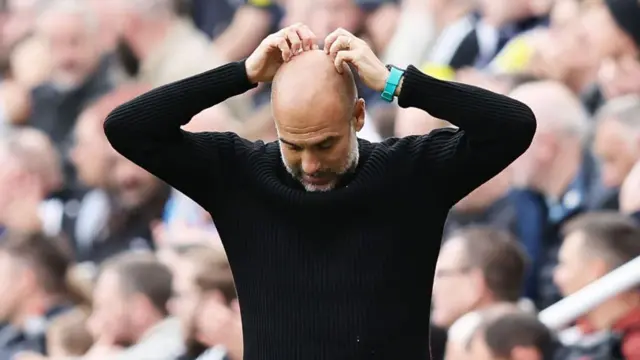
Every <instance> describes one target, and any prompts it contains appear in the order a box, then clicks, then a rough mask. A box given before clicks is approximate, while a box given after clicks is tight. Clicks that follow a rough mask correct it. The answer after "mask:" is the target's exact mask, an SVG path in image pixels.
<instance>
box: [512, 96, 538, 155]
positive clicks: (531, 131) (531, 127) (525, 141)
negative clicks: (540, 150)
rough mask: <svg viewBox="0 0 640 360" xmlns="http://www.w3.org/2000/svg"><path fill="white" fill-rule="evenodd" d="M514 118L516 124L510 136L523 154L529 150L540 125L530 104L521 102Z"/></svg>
mask: <svg viewBox="0 0 640 360" xmlns="http://www.w3.org/2000/svg"><path fill="white" fill-rule="evenodd" d="M513 120H515V121H513V124H514V125H515V126H514V127H513V132H512V133H510V134H508V136H509V137H510V138H511V139H512V140H513V144H514V146H517V147H518V149H517V150H518V152H519V153H520V154H522V153H524V152H525V151H527V149H528V148H529V146H530V145H531V142H532V141H533V137H534V136H535V134H536V128H537V126H538V125H537V121H536V116H535V114H534V113H533V110H531V108H530V107H529V106H527V105H525V104H523V103H520V102H519V104H518V112H517V116H516V119H513ZM514 150H515V149H514Z"/></svg>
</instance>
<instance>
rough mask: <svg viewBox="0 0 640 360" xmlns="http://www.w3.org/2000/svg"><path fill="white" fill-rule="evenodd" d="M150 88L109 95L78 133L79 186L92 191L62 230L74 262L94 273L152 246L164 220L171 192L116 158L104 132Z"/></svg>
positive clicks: (90, 111) (64, 221)
mask: <svg viewBox="0 0 640 360" xmlns="http://www.w3.org/2000/svg"><path fill="white" fill-rule="evenodd" d="M149 89H150V87H148V86H145V85H141V84H129V85H126V86H122V87H120V88H118V89H116V90H114V91H112V92H110V93H109V94H107V95H105V96H103V97H101V98H100V99H99V100H98V101H97V102H96V103H94V104H93V105H91V106H90V107H88V108H87V109H85V111H83V113H82V114H81V116H80V118H79V119H78V123H77V125H76V128H75V140H76V141H75V144H74V147H73V148H72V151H71V159H72V161H73V163H74V165H75V166H76V169H77V171H78V178H79V180H80V183H81V184H82V185H83V186H84V187H86V188H89V189H91V190H90V191H88V192H86V193H85V194H83V195H82V197H81V199H80V200H79V204H78V205H77V206H78V207H77V209H76V210H75V211H67V212H65V213H64V217H63V218H62V231H63V232H64V233H65V234H66V235H67V237H68V238H69V240H70V243H71V246H72V247H73V249H74V250H75V251H74V252H75V260H76V261H78V262H85V264H86V265H89V266H88V267H87V269H89V270H92V269H93V268H94V266H93V265H97V264H99V263H100V262H102V261H103V260H104V259H106V258H108V257H110V256H113V255H115V254H118V253H120V252H123V251H126V250H129V249H151V248H152V247H153V244H152V242H151V229H150V227H149V222H150V221H153V220H158V219H160V218H161V217H162V213H163V210H164V206H165V203H166V202H167V198H168V197H169V189H168V187H166V186H165V185H164V184H163V183H162V182H161V181H160V180H158V179H157V178H156V177H154V176H152V175H151V174H149V173H148V172H146V171H144V170H142V169H140V168H139V167H138V166H136V165H135V164H132V163H131V162H130V161H128V160H127V159H125V158H123V157H122V156H120V155H119V154H117V153H116V152H115V151H114V150H113V148H111V146H110V145H109V143H108V142H107V139H106V137H105V136H104V131H103V130H102V125H103V123H104V118H105V117H106V116H107V115H108V114H109V112H110V111H111V110H113V109H114V108H115V107H116V106H117V105H119V104H121V103H123V102H125V101H128V100H131V99H133V98H134V97H136V96H138V95H141V94H143V93H144V92H145V91H148V90H149Z"/></svg>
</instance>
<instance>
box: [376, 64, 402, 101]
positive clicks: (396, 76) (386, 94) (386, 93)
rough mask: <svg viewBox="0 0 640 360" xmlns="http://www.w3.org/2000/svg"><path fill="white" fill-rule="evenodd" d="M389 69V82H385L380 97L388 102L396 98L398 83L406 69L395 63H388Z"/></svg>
mask: <svg viewBox="0 0 640 360" xmlns="http://www.w3.org/2000/svg"><path fill="white" fill-rule="evenodd" d="M387 70H389V77H388V78H387V83H386V84H385V86H384V90H383V91H382V94H380V97H381V98H382V100H384V101H386V102H392V101H393V99H394V98H395V93H396V89H397V88H398V84H400V80H401V79H402V77H403V76H404V69H400V68H399V67H397V66H393V65H387Z"/></svg>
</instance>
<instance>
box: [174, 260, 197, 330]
mask: <svg viewBox="0 0 640 360" xmlns="http://www.w3.org/2000/svg"><path fill="white" fill-rule="evenodd" d="M174 269H175V270H174V278H173V295H174V297H173V299H172V300H171V306H170V308H171V312H172V315H174V316H176V317H177V318H178V319H180V323H181V325H182V330H183V334H184V335H185V337H186V340H188V342H190V341H192V340H193V339H195V337H196V335H197V334H196V327H195V320H196V310H197V308H198V303H199V302H200V291H198V288H197V287H196V285H195V272H196V268H195V265H194V264H193V263H191V262H189V261H186V260H184V259H178V260H177V262H176V267H175V268H174Z"/></svg>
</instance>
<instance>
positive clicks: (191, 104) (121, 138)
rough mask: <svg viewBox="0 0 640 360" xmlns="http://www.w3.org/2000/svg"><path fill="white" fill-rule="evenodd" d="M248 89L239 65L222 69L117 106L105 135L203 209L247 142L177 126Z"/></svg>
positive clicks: (235, 63) (246, 80) (234, 64)
mask: <svg viewBox="0 0 640 360" xmlns="http://www.w3.org/2000/svg"><path fill="white" fill-rule="evenodd" d="M252 87H254V85H253V84H251V83H250V82H249V80H248V79H247V75H246V70H245V66H244V63H243V62H234V63H229V64H226V65H222V66H220V67H218V68H215V69H213V70H210V71H207V72H204V73H201V74H199V75H195V76H192V77H189V78H186V79H183V80H180V81H177V82H174V83H171V84H168V85H165V86H162V87H159V88H156V89H154V90H151V91H149V92H147V93H145V94H143V95H141V96H139V97H137V98H135V99H133V100H131V101H129V102H127V103H124V104H122V105H120V106H119V107H117V108H116V109H115V110H113V111H112V112H111V114H109V116H108V117H107V119H106V121H105V123H104V130H105V133H106V135H107V139H108V140H109V142H110V143H111V145H112V146H113V148H114V149H116V150H117V151H118V152H119V153H120V154H122V155H123V156H124V157H126V158H128V159H129V160H131V161H132V162H134V163H135V164H137V165H138V166H140V167H142V168H144V169H145V170H147V171H149V172H150V173H152V174H153V175H155V176H157V177H159V178H160V179H162V180H164V181H165V182H166V183H168V184H169V185H171V186H172V187H174V188H176V189H178V190H179V191H181V192H182V193H184V194H185V195H187V196H189V197H190V198H192V199H193V200H194V201H196V202H198V203H199V204H200V205H201V206H203V207H205V208H208V205H209V204H206V203H207V199H209V198H212V196H210V195H211V194H212V193H213V195H214V196H215V194H216V193H217V192H218V191H219V190H221V189H223V188H224V184H225V183H227V182H228V181H229V180H230V179H229V178H231V177H232V176H231V175H230V174H229V172H230V171H232V168H233V166H234V164H235V163H237V160H238V159H237V158H238V156H240V155H241V154H242V153H243V149H246V148H249V147H250V146H251V144H252V143H250V142H249V141H247V140H244V139H241V138H240V137H238V136H237V135H236V134H233V133H217V132H206V133H190V132H186V131H184V130H182V129H181V126H182V125H185V124H187V123H188V122H189V120H191V118H192V117H193V116H194V115H196V114H198V113H199V112H201V111H202V110H204V109H207V108H210V107H212V106H214V105H216V104H218V103H220V102H222V101H224V100H226V99H228V98H230V97H232V96H235V95H238V94H241V93H244V92H246V91H247V90H249V89H251V88H252Z"/></svg>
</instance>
